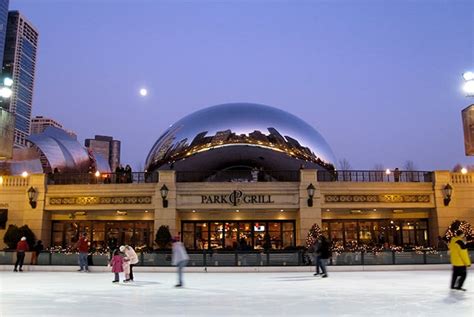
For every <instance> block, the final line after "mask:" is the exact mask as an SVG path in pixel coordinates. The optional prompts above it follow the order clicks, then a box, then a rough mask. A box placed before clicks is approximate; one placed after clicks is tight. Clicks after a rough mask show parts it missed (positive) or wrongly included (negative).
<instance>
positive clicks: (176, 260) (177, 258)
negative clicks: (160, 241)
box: [171, 238, 189, 287]
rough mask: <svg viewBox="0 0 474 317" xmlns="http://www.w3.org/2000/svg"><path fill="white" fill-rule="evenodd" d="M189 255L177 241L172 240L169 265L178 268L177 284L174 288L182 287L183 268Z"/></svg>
mask: <svg viewBox="0 0 474 317" xmlns="http://www.w3.org/2000/svg"><path fill="white" fill-rule="evenodd" d="M188 261H189V255H188V253H187V252H186V249H185V248H184V245H183V243H182V242H181V241H179V239H176V238H175V239H173V255H172V257H171V264H172V265H176V266H177V267H178V279H179V281H178V284H176V285H175V286H176V287H182V286H183V268H184V267H185V266H186V264H188Z"/></svg>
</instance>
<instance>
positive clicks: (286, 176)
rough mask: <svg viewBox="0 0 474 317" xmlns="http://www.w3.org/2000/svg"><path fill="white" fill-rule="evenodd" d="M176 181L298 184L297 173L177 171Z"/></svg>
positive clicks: (298, 176) (298, 174)
mask: <svg viewBox="0 0 474 317" xmlns="http://www.w3.org/2000/svg"><path fill="white" fill-rule="evenodd" d="M176 181H177V182H182V183H187V182H299V181H300V172H299V171H266V170H265V171H262V170H258V171H257V170H253V171H252V170H229V171H200V172H194V171H177V172H176Z"/></svg>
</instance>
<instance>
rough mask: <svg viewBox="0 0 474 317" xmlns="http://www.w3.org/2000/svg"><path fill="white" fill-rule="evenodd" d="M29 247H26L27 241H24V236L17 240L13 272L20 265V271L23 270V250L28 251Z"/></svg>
mask: <svg viewBox="0 0 474 317" xmlns="http://www.w3.org/2000/svg"><path fill="white" fill-rule="evenodd" d="M29 249H30V248H29V247H28V243H27V242H26V237H21V240H20V241H18V243H17V245H16V262H15V268H14V269H13V271H14V272H18V270H17V269H16V268H17V267H18V266H20V272H23V270H22V267H23V262H24V261H25V252H26V251H28V250H29Z"/></svg>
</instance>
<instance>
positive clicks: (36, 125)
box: [30, 116, 77, 140]
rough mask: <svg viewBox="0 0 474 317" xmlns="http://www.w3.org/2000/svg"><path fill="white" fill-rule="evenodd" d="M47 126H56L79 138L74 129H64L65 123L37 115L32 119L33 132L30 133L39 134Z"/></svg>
mask: <svg viewBox="0 0 474 317" xmlns="http://www.w3.org/2000/svg"><path fill="white" fill-rule="evenodd" d="M47 127H56V128H59V129H62V130H64V131H65V132H66V133H67V134H69V135H70V136H71V137H73V138H74V139H76V140H77V134H76V133H75V132H73V131H70V130H66V129H64V127H63V125H62V124H61V123H59V122H57V121H56V120H54V119H51V118H46V117H43V116H36V117H34V118H33V119H31V133H30V134H39V133H43V132H44V130H45V129H46V128H47Z"/></svg>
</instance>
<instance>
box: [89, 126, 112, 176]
mask: <svg viewBox="0 0 474 317" xmlns="http://www.w3.org/2000/svg"><path fill="white" fill-rule="evenodd" d="M85 146H86V147H87V148H88V149H89V150H90V151H91V152H92V153H93V154H94V155H97V154H99V155H101V156H102V157H103V158H104V159H106V160H107V161H108V162H109V164H110V169H111V170H112V172H114V171H115V169H116V168H117V166H119V165H120V141H119V140H114V138H113V137H111V136H105V135H96V136H95V138H94V139H86V140H85Z"/></svg>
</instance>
